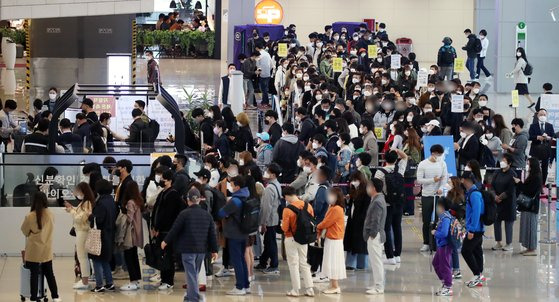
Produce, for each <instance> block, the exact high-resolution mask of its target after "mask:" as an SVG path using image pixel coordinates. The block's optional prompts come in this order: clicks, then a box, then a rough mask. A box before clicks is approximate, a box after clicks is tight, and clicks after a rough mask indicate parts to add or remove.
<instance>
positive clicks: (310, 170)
mask: <svg viewBox="0 0 559 302" xmlns="http://www.w3.org/2000/svg"><path fill="white" fill-rule="evenodd" d="M317 165H318V159H317V158H316V157H315V156H311V157H309V158H307V159H306V164H305V165H304V166H303V172H304V173H306V174H308V175H309V177H308V180H307V183H306V184H305V186H304V193H303V195H301V200H303V201H305V202H312V201H313V200H314V199H315V198H316V192H317V191H318V187H319V182H318V168H317Z"/></svg>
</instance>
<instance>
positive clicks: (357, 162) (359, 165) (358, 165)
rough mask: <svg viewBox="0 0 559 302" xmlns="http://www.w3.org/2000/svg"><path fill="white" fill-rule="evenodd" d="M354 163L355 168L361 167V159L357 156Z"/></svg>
mask: <svg viewBox="0 0 559 302" xmlns="http://www.w3.org/2000/svg"><path fill="white" fill-rule="evenodd" d="M355 165H356V166H357V168H359V167H361V166H362V165H363V164H362V163H361V160H360V159H359V158H358V159H357V160H356V161H355Z"/></svg>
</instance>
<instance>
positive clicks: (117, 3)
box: [0, 0, 170, 19]
mask: <svg viewBox="0 0 559 302" xmlns="http://www.w3.org/2000/svg"><path fill="white" fill-rule="evenodd" d="M164 1H166V0H0V19H21V18H33V19H38V18H55V17H77V16H95V15H119V14H132V13H144V12H153V11H154V7H155V3H156V2H164ZM166 2H167V6H168V5H169V4H168V3H169V2H170V1H166Z"/></svg>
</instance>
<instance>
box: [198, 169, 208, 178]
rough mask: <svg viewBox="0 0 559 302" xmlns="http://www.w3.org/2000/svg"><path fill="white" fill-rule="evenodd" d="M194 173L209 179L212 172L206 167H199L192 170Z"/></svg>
mask: <svg viewBox="0 0 559 302" xmlns="http://www.w3.org/2000/svg"><path fill="white" fill-rule="evenodd" d="M194 175H196V176H198V177H203V178H205V179H210V178H211V177H212V173H211V172H210V171H209V170H208V169H201V170H200V171H198V172H194Z"/></svg>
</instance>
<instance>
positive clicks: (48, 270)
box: [25, 261, 58, 301]
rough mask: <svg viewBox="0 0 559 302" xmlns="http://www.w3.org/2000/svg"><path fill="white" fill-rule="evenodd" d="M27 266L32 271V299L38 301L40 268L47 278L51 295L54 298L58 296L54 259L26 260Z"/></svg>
mask: <svg viewBox="0 0 559 302" xmlns="http://www.w3.org/2000/svg"><path fill="white" fill-rule="evenodd" d="M25 267H26V268H27V269H29V271H30V272H31V280H30V281H29V282H30V286H29V289H30V290H31V297H30V300H31V301H37V298H38V297H37V293H38V292H39V269H40V270H41V272H42V273H43V276H45V279H47V284H48V285H49V290H50V293H51V297H52V298H53V299H56V298H58V286H57V285H56V278H54V272H53V271H52V261H49V262H45V263H38V262H29V261H26V262H25Z"/></svg>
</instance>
